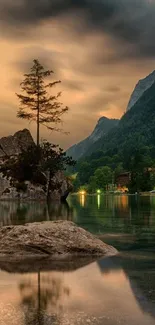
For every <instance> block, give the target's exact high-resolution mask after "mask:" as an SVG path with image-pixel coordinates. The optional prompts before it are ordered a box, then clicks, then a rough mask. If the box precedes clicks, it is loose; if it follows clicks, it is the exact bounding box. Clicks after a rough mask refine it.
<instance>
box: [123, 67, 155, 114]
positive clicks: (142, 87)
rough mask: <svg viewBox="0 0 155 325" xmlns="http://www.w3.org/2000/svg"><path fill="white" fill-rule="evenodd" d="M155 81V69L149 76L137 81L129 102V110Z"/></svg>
mask: <svg viewBox="0 0 155 325" xmlns="http://www.w3.org/2000/svg"><path fill="white" fill-rule="evenodd" d="M154 82H155V71H153V72H152V73H150V74H149V75H148V76H147V77H145V78H144V79H141V80H139V82H138V83H137V85H136V87H135V89H134V91H133V93H132V95H131V97H130V100H129V104H128V106H127V111H128V110H129V109H131V107H132V106H134V104H135V103H136V102H137V101H138V100H139V98H140V97H141V96H142V95H143V93H144V92H145V91H146V90H147V89H149V88H150V87H151V86H152V85H153V83H154Z"/></svg>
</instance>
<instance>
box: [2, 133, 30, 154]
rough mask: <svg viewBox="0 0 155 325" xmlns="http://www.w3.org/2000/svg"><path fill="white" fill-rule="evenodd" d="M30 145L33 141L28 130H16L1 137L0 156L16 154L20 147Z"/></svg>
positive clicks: (25, 147)
mask: <svg viewBox="0 0 155 325" xmlns="http://www.w3.org/2000/svg"><path fill="white" fill-rule="evenodd" d="M31 145H34V141H33V138H32V135H31V133H30V131H29V130H27V129H24V130H21V131H18V132H16V133H15V134H14V135H10V136H8V137H3V138H1V139H0V158H1V159H2V158H5V157H6V156H15V155H18V154H19V153H20V152H21V149H27V148H28V147H29V146H31Z"/></svg>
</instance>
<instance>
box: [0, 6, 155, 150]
mask: <svg viewBox="0 0 155 325" xmlns="http://www.w3.org/2000/svg"><path fill="white" fill-rule="evenodd" d="M154 17H155V0H31V1H30V0H14V1H12V0H1V2H0V50H1V52H0V58H1V62H0V69H1V87H0V103H1V111H0V114H1V115H0V116H1V118H0V136H7V135H8V134H12V133H14V132H16V131H17V130H19V129H23V128H28V129H29V130H30V131H31V132H32V134H33V136H34V137H35V135H36V126H35V124H33V123H29V122H27V121H22V120H20V119H17V117H16V113H17V109H18V105H19V104H18V99H17V98H16V95H15V93H16V92H17V93H20V82H21V81H22V80H23V74H24V73H28V72H29V69H30V67H31V66H32V61H33V59H39V60H40V63H42V64H43V65H44V66H45V68H49V69H52V70H53V71H54V74H53V76H52V78H53V80H61V85H60V86H58V87H57V88H56V89H55V91H60V90H61V91H62V98H61V101H62V102H63V103H64V105H65V106H66V105H67V106H69V112H68V113H67V114H66V116H64V117H63V129H64V131H65V132H69V134H68V135H66V134H63V133H49V132H48V131H47V130H46V129H42V130H41V136H42V138H43V139H45V138H46V139H48V140H50V141H51V142H54V143H59V144H60V145H61V146H62V147H63V148H65V149H66V148H68V147H69V146H70V145H72V144H74V143H77V142H78V141H80V140H82V139H83V138H85V137H87V136H88V135H89V134H90V133H91V132H92V130H93V128H94V126H95V124H96V122H97V120H98V119H99V118H100V117H101V116H106V117H109V118H120V117H121V116H122V114H123V113H124V112H125V111H126V107H127V104H128V101H129V97H130V95H131V92H132V91H133V88H134V87H135V84H136V83H137V82H138V80H139V79H141V78H144V77H145V76H146V75H148V74H149V73H151V72H152V71H153V70H154V69H155V38H154V31H155V18H154Z"/></svg>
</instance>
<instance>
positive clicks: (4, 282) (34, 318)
mask: <svg viewBox="0 0 155 325" xmlns="http://www.w3.org/2000/svg"><path fill="white" fill-rule="evenodd" d="M121 263H122V261H121V260H119V259H117V258H106V259H103V260H100V261H98V262H95V263H92V264H90V265H88V266H85V267H83V268H80V269H78V270H76V271H74V272H55V271H51V272H47V273H43V272H41V273H40V274H39V275H38V274H36V273H29V274H19V275H18V274H8V273H4V272H0V306H1V308H0V320H1V323H0V324H5V325H11V324H14V325H17V324H18V325H51V324H52V325H58V324H59V325H85V324H87V323H89V324H91V325H103V324H104V325H118V324H123V325H130V324H131V325H137V324H142V325H146V324H147V325H153V324H154V322H155V319H154V317H155V315H154V312H153V310H155V308H154V307H155V305H154V303H151V302H149V301H148V299H147V298H146V297H145V296H144V295H143V296H142V291H141V289H140V288H139V287H138V286H137V285H136V283H135V282H134V281H133V279H132V278H131V277H130V278H129V277H128V273H127V269H125V266H123V267H122V264H121ZM124 265H126V264H124ZM154 271H155V270H154ZM141 297H142V298H141ZM148 307H149V308H148Z"/></svg>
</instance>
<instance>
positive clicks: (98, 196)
mask: <svg viewBox="0 0 155 325" xmlns="http://www.w3.org/2000/svg"><path fill="white" fill-rule="evenodd" d="M100 205H101V195H100V194H97V206H98V209H99V208H100Z"/></svg>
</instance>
